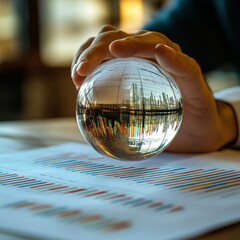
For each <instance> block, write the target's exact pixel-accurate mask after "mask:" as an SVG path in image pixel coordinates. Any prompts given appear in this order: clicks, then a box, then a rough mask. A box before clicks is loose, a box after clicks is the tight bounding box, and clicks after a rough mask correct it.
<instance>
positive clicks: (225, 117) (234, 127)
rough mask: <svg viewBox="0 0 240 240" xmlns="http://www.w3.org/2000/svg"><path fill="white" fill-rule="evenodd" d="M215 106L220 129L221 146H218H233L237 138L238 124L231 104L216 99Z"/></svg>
mask: <svg viewBox="0 0 240 240" xmlns="http://www.w3.org/2000/svg"><path fill="white" fill-rule="evenodd" d="M216 102H217V108H218V113H219V118H220V127H221V129H220V131H221V133H222V134H221V140H222V141H221V144H220V145H221V146H220V148H226V147H230V146H233V145H234V144H235V142H236V141H237V138H238V124H237V118H236V115H235V111H234V109H233V107H232V106H231V104H229V103H227V102H225V101H222V100H216Z"/></svg>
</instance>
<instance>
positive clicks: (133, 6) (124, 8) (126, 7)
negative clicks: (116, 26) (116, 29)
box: [120, 0, 143, 32]
mask: <svg viewBox="0 0 240 240" xmlns="http://www.w3.org/2000/svg"><path fill="white" fill-rule="evenodd" d="M142 24H143V2H142V0H120V28H121V29H123V30H125V31H127V32H132V31H134V30H136V29H139V28H140V27H141V26H142Z"/></svg>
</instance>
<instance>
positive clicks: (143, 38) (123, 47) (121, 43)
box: [109, 31, 181, 59]
mask: <svg viewBox="0 0 240 240" xmlns="http://www.w3.org/2000/svg"><path fill="white" fill-rule="evenodd" d="M158 43H162V44H165V45H168V46H171V47H172V48H173V49H175V50H176V51H181V49H180V47H179V46H178V45H177V44H175V43H174V42H172V41H171V40H169V39H168V38H167V37H166V36H165V35H163V34H161V33H156V32H146V31H139V32H137V33H134V34H133V35H130V36H128V37H126V38H122V39H117V40H115V41H113V42H112V43H111V44H110V47H109V48H110V52H111V53H112V54H113V55H114V56H115V57H130V56H136V57H142V58H153V59H155V46H156V45H157V44H158Z"/></svg>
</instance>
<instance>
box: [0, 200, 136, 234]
mask: <svg viewBox="0 0 240 240" xmlns="http://www.w3.org/2000/svg"><path fill="white" fill-rule="evenodd" d="M0 208H12V209H22V210H23V209H24V210H25V211H29V212H32V213H33V214H36V215H39V216H42V217H52V218H55V219H56V220H60V221H64V222H65V223H71V224H81V225H82V226H84V227H87V228H90V229H94V230H99V231H102V232H105V233H110V232H118V231H121V230H124V229H127V228H129V227H131V222H130V221H129V220H126V219H125V220H117V219H114V218H111V219H110V218H106V217H104V216H103V215H102V214H98V213H96V214H91V213H87V212H86V211H85V210H82V209H69V208H67V207H64V206H60V207H57V206H53V205H52V204H44V203H38V202H29V201H20V202H13V203H11V204H7V205H5V206H0Z"/></svg>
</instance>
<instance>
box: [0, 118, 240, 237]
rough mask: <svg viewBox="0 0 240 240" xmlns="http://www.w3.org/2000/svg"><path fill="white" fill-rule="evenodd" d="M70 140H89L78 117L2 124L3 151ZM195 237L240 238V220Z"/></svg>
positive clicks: (80, 141)
mask: <svg viewBox="0 0 240 240" xmlns="http://www.w3.org/2000/svg"><path fill="white" fill-rule="evenodd" d="M66 142H78V143H84V142H85V141H84V139H83V138H82V136H81V134H80V132H79V130H78V127H77V123H76V120H75V118H71V119H51V120H34V121H22V122H18V121H16V122H1V123H0V154H1V153H11V152H14V151H20V150H27V149H33V148H39V147H46V146H52V145H57V144H62V143H66ZM239 204H240V200H239ZM0 239H4V240H10V239H11V240H20V239H22V238H18V237H15V236H9V235H5V234H1V233H0ZM195 239H197V240H237V239H240V223H238V224H234V225H231V226H228V227H224V228H221V229H219V230H216V231H214V232H211V233H208V234H206V235H204V236H201V237H198V238H195Z"/></svg>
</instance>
